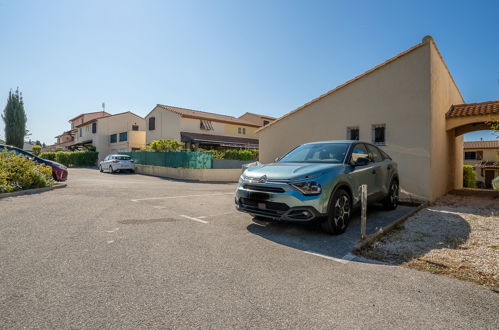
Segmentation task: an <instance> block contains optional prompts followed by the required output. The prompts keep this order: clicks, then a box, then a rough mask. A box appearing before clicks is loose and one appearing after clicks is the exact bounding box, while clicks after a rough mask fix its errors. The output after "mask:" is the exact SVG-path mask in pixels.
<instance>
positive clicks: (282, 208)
mask: <svg viewBox="0 0 499 330" xmlns="http://www.w3.org/2000/svg"><path fill="white" fill-rule="evenodd" d="M241 203H242V204H243V206H244V207H247V208H252V209H257V210H258V209H260V208H259V207H258V204H265V209H264V210H267V211H277V212H279V213H280V212H286V211H287V210H289V206H287V205H286V204H284V203H275V202H265V201H258V200H254V199H249V198H241Z"/></svg>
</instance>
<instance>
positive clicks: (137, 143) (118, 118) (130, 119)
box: [74, 111, 146, 161]
mask: <svg viewBox="0 0 499 330" xmlns="http://www.w3.org/2000/svg"><path fill="white" fill-rule="evenodd" d="M75 129H76V137H75V143H74V146H94V147H95V148H96V150H97V151H98V152H99V161H100V160H102V159H104V158H105V157H106V156H107V155H108V154H110V153H119V152H129V151H134V150H139V149H142V148H145V146H146V143H145V141H146V132H145V121H144V118H142V117H140V116H138V115H136V114H134V113H132V112H130V111H127V112H123V113H118V114H115V115H107V116H103V117H98V118H94V119H92V120H88V121H85V122H83V123H81V124H79V125H75Z"/></svg>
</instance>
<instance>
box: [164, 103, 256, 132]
mask: <svg viewBox="0 0 499 330" xmlns="http://www.w3.org/2000/svg"><path fill="white" fill-rule="evenodd" d="M158 107H160V108H162V109H166V110H170V111H172V112H175V113H177V114H179V115H181V116H182V117H188V118H195V119H205V120H212V121H218V122H223V123H228V124H235V125H245V126H252V127H260V126H261V125H256V124H254V123H250V122H249V121H246V120H243V119H239V118H236V117H232V116H227V115H220V114H218V113H211V112H204V111H199V110H191V109H185V108H178V107H173V106H171V105H162V104H158Z"/></svg>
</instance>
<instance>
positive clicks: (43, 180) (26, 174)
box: [0, 150, 54, 193]
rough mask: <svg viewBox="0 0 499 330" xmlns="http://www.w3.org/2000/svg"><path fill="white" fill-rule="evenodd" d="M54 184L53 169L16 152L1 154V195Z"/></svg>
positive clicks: (3, 152)
mask: <svg viewBox="0 0 499 330" xmlns="http://www.w3.org/2000/svg"><path fill="white" fill-rule="evenodd" d="M53 184H54V180H53V179H52V168H51V167H50V166H47V165H42V164H37V163H35V162H34V161H32V160H30V159H29V158H27V157H24V156H21V155H16V154H15V153H14V152H8V151H6V150H5V151H2V152H0V193H5V192H12V191H16V190H23V189H33V188H43V187H49V186H51V185H53Z"/></svg>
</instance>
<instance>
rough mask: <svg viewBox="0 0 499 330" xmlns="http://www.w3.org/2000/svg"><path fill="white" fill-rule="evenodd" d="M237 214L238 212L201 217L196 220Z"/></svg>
mask: <svg viewBox="0 0 499 330" xmlns="http://www.w3.org/2000/svg"><path fill="white" fill-rule="evenodd" d="M238 213H239V212H236V211H232V212H225V213H219V214H212V215H202V216H200V217H198V219H204V218H212V217H221V216H222V215H230V214H238Z"/></svg>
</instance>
